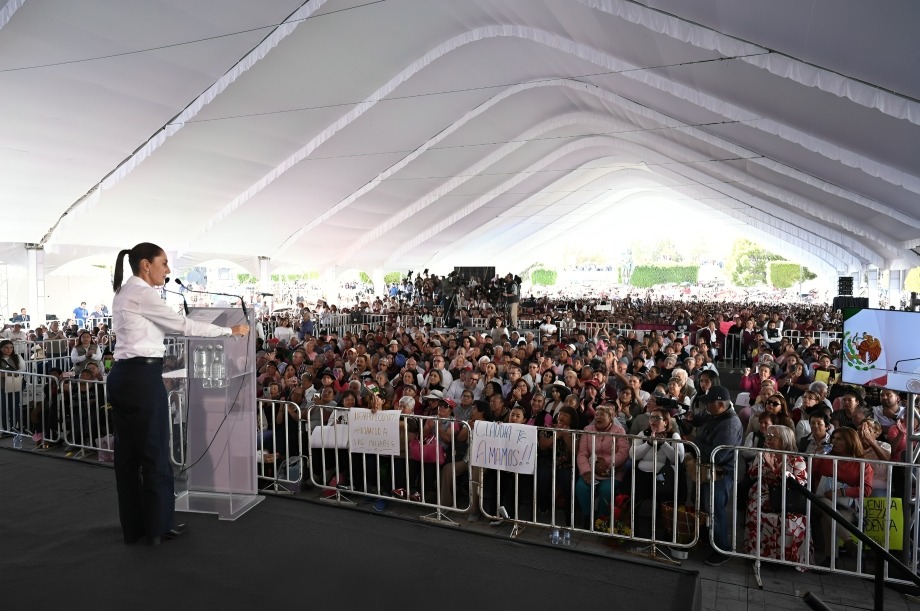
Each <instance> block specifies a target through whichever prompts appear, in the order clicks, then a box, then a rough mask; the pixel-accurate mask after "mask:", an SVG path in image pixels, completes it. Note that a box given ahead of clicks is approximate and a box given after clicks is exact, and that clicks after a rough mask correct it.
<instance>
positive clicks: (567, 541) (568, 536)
mask: <svg viewBox="0 0 920 611" xmlns="http://www.w3.org/2000/svg"><path fill="white" fill-rule="evenodd" d="M562 544H563V545H565V546H567V547H568V546H570V545H572V531H571V530H569V529H565V530H563V531H562Z"/></svg>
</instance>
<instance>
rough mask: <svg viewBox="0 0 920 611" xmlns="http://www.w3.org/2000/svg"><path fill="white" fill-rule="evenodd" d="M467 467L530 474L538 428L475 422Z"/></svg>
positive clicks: (534, 463)
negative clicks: (469, 465) (470, 465)
mask: <svg viewBox="0 0 920 611" xmlns="http://www.w3.org/2000/svg"><path fill="white" fill-rule="evenodd" d="M470 464H472V465H473V466H474V467H484V468H486V469H499V470H501V471H512V472H514V473H523V474H528V475H529V474H532V473H533V472H534V470H535V468H536V464H537V427H535V426H528V425H526V424H504V423H502V422H484V421H482V420H477V421H476V428H474V429H473V447H472V452H470Z"/></svg>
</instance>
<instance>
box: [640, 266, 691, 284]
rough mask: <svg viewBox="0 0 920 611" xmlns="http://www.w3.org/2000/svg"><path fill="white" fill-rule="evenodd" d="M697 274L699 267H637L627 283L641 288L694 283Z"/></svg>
mask: <svg viewBox="0 0 920 611" xmlns="http://www.w3.org/2000/svg"><path fill="white" fill-rule="evenodd" d="M699 272H700V266H699V265H639V266H637V267H636V268H635V269H634V270H633V273H632V277H631V278H630V279H629V283H630V284H631V285H632V286H637V287H642V288H647V287H650V286H655V285H656V284H668V283H672V282H674V283H681V282H690V283H695V282H696V279H697V277H698V276H699Z"/></svg>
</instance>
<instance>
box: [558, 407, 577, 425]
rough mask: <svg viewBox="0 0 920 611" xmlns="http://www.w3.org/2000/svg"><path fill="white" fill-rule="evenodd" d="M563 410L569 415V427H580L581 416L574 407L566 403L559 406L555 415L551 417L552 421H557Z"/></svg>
mask: <svg viewBox="0 0 920 611" xmlns="http://www.w3.org/2000/svg"><path fill="white" fill-rule="evenodd" d="M562 412H565V413H566V414H568V415H569V422H571V425H570V426H571V427H572V428H573V429H579V428H581V418H580V417H579V415H578V412H577V411H575V409H574V408H572V407H569V406H568V405H563V406H562V407H560V408H559V411H558V412H556V416H555V417H554V418H553V422H554V423H555V422H559V414H561V413H562Z"/></svg>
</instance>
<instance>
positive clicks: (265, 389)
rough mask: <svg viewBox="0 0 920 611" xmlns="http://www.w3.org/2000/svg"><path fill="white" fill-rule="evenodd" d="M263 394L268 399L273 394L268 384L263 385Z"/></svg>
mask: <svg viewBox="0 0 920 611" xmlns="http://www.w3.org/2000/svg"><path fill="white" fill-rule="evenodd" d="M262 396H263V397H265V398H266V399H268V398H269V397H271V396H272V391H271V388H269V387H268V386H263V387H262Z"/></svg>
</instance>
